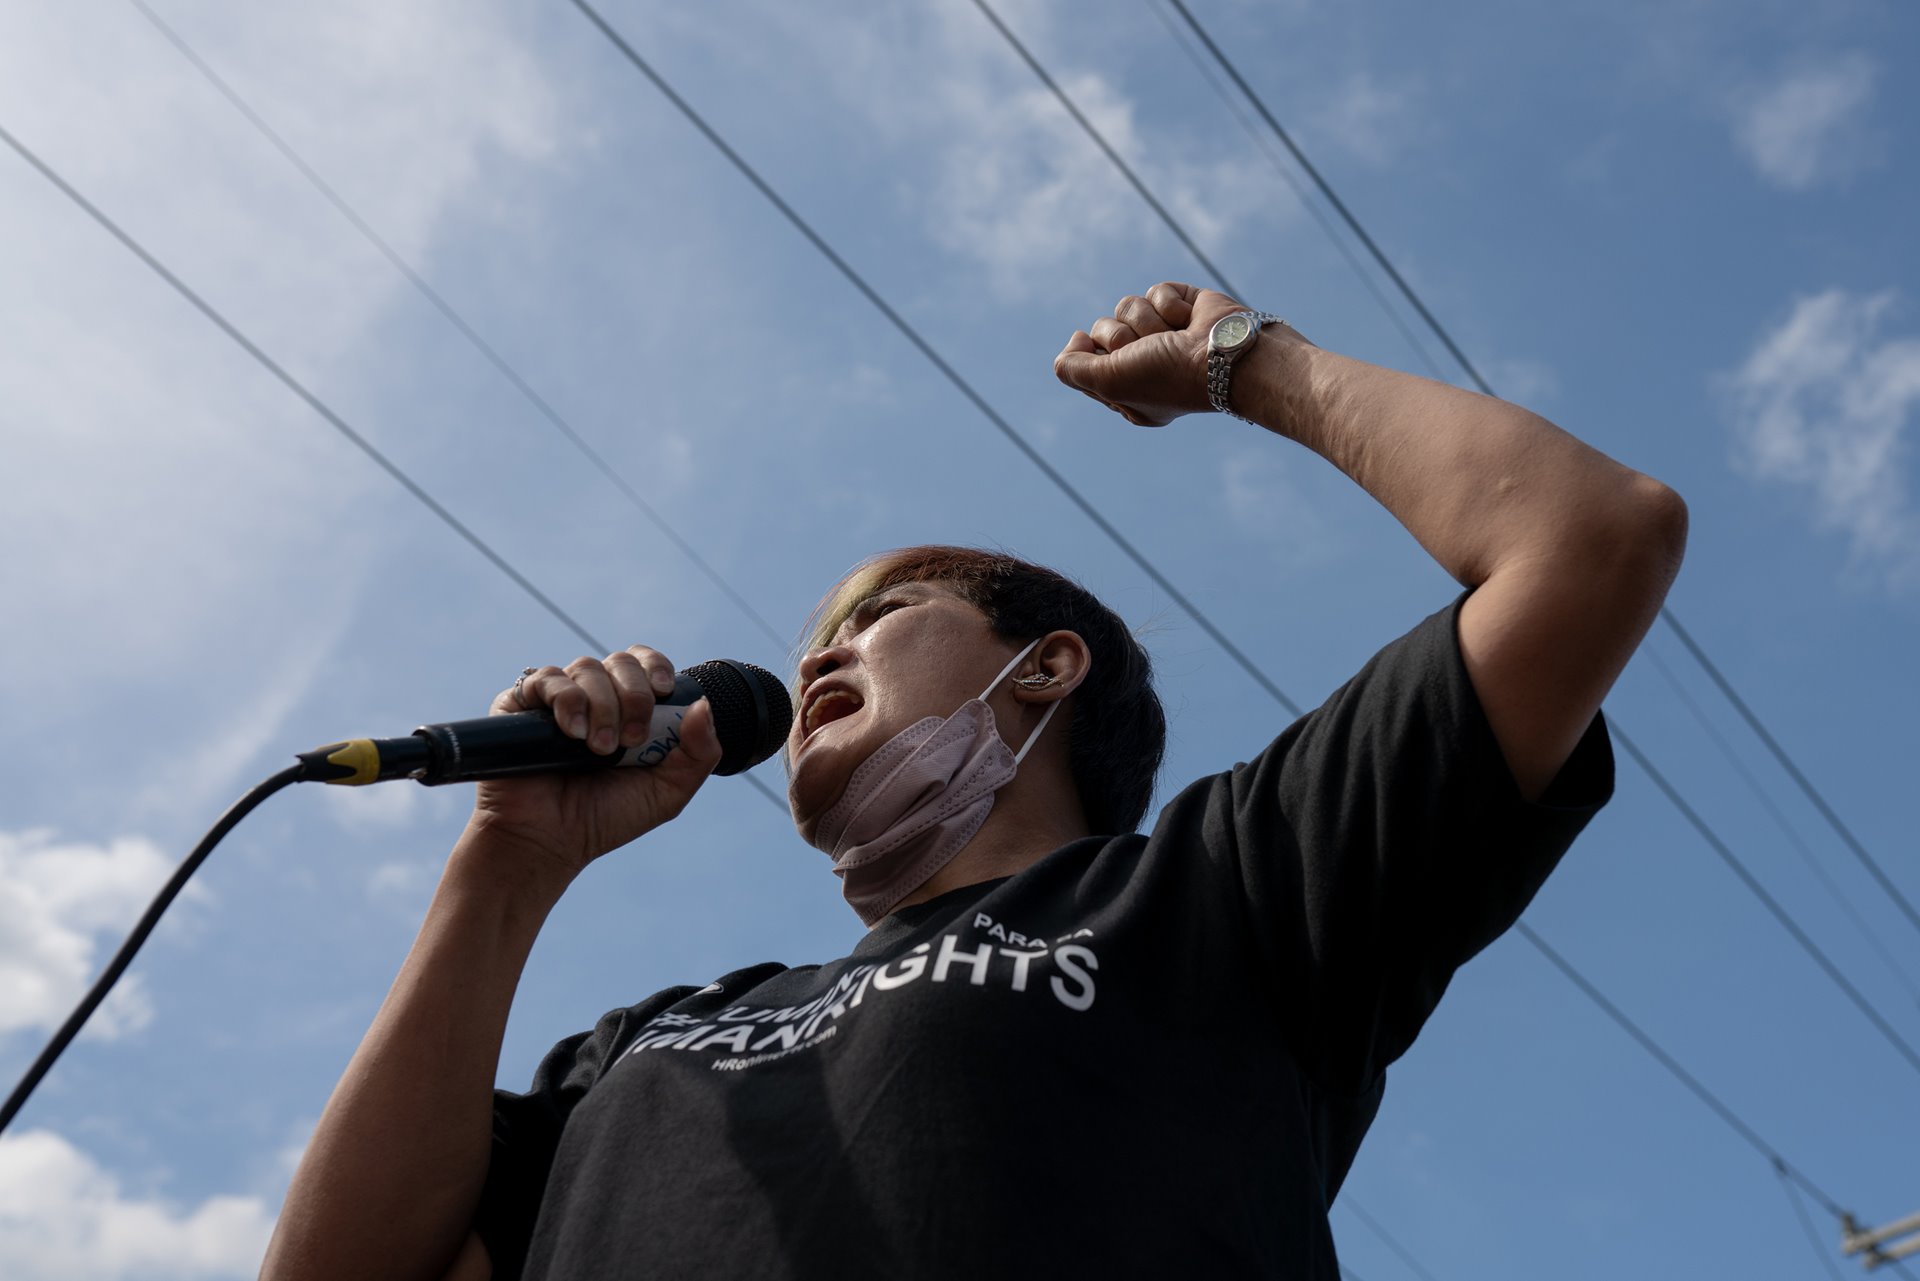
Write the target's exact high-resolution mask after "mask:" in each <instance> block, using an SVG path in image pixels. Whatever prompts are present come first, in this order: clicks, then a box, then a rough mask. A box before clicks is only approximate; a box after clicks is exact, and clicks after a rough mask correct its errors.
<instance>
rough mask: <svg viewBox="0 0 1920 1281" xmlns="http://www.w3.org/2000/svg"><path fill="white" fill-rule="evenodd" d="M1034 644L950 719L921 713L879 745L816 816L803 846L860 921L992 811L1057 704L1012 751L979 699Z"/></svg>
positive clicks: (899, 894) (949, 856) (924, 874)
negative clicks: (825, 867)
mask: <svg viewBox="0 0 1920 1281" xmlns="http://www.w3.org/2000/svg"><path fill="white" fill-rule="evenodd" d="M1039 643H1040V642H1039V641H1038V640H1036V641H1034V642H1033V644H1032V645H1028V646H1027V647H1026V648H1025V649H1023V650H1021V651H1020V652H1019V653H1018V654H1016V655H1015V656H1014V659H1013V661H1012V662H1011V663H1008V664H1007V665H1006V666H1005V667H1004V668H1002V669H1001V671H1000V674H999V675H998V676H996V677H994V678H993V683H992V684H990V685H988V686H987V688H986V690H985V691H984V692H983V693H982V694H981V695H980V697H978V698H972V699H968V700H967V701H966V702H965V703H963V704H961V705H960V710H959V711H957V712H955V713H954V714H953V715H951V716H948V717H946V718H944V719H943V718H941V717H938V716H929V717H927V718H926V719H925V720H922V721H916V722H915V723H914V724H912V725H909V726H907V728H905V729H903V730H901V731H900V732H899V733H898V734H895V735H894V736H893V737H892V738H890V739H888V740H887V742H886V743H885V744H884V745H883V746H881V747H880V748H879V749H878V750H876V751H875V752H874V753H873V755H871V756H869V757H868V758H867V759H866V760H865V761H863V762H862V763H861V765H860V767H859V768H858V769H856V770H854V772H853V777H852V778H850V779H848V780H847V790H846V791H845V792H843V793H841V796H840V799H839V800H838V801H836V802H835V803H834V805H833V808H831V809H829V810H828V811H827V812H826V813H825V814H823V815H821V817H820V823H819V825H818V827H817V828H816V830H815V832H814V836H813V844H814V845H815V846H817V847H818V848H820V849H822V850H824V851H826V853H827V854H829V855H830V856H831V857H832V858H833V870H834V873H835V874H836V875H837V876H839V877H840V879H841V893H842V894H844V895H845V896H846V900H847V902H848V904H849V905H851V906H852V908H853V910H854V911H855V912H857V913H858V914H859V916H860V919H861V921H862V922H864V923H865V924H867V925H873V924H876V923H877V922H879V921H880V920H881V919H882V918H883V917H885V916H886V915H887V913H889V912H891V911H892V910H893V909H894V907H895V905H897V904H898V903H899V902H900V900H901V899H903V898H905V897H907V895H909V894H911V893H913V892H914V891H915V890H917V889H919V888H920V887H921V886H922V885H925V884H926V883H927V882H928V881H929V880H931V879H932V878H933V876H934V874H935V873H936V872H938V871H939V870H940V869H941V868H943V867H945V866H946V865H947V864H948V863H950V862H952V861H953V857H954V855H956V854H958V853H959V852H960V851H961V850H962V849H963V848H965V846H966V844H967V842H968V841H970V840H972V839H973V836H974V833H976V832H978V831H979V830H980V827H981V825H982V824H983V823H985V822H986V821H987V815H988V814H990V813H992V811H993V795H994V793H995V792H997V791H999V790H1000V789H1001V788H1002V787H1005V786H1006V785H1007V784H1008V783H1009V782H1011V781H1012V780H1013V776H1014V774H1015V773H1016V772H1017V771H1018V769H1019V766H1020V762H1021V761H1022V760H1023V759H1025V757H1026V754H1027V751H1028V749H1029V748H1031V747H1032V746H1033V745H1034V743H1035V742H1036V741H1038V739H1039V737H1040V731H1042V730H1044V729H1045V728H1046V727H1047V722H1048V721H1049V720H1051V719H1053V714H1054V712H1055V711H1057V710H1058V709H1059V707H1060V704H1059V703H1058V702H1056V703H1054V704H1053V705H1052V706H1051V707H1049V708H1047V711H1046V714H1045V715H1044V716H1042V717H1041V718H1040V724H1039V725H1037V726H1035V727H1034V731H1033V733H1032V734H1030V735H1029V736H1028V737H1027V741H1026V742H1025V743H1024V744H1022V745H1021V748H1020V750H1019V751H1018V752H1015V751H1013V750H1012V749H1011V748H1009V747H1008V746H1007V745H1006V743H1005V742H1004V741H1002V740H1001V738H1000V731H999V730H998V729H997V728H996V727H995V726H994V720H993V709H992V708H991V707H988V706H987V702H986V700H987V696H988V695H990V694H992V693H993V691H994V690H995V688H997V687H998V686H999V684H1000V682H1001V681H1003V680H1005V679H1006V678H1007V675H1008V674H1009V673H1010V672H1012V671H1013V669H1014V668H1016V667H1018V666H1019V665H1020V660H1021V659H1023V658H1025V657H1026V656H1027V655H1028V654H1030V653H1032V652H1033V647H1034V645H1038V644H1039Z"/></svg>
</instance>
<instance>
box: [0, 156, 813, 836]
mask: <svg viewBox="0 0 1920 1281" xmlns="http://www.w3.org/2000/svg"><path fill="white" fill-rule="evenodd" d="M0 142H4V143H5V144H6V145H7V146H9V147H11V148H12V149H13V150H14V152H15V153H16V154H18V155H19V157H20V158H21V159H22V160H25V161H26V162H27V163H28V164H30V165H32V166H33V167H34V169H36V170H38V171H39V173H40V176H41V177H43V178H45V179H46V180H47V181H48V182H50V183H52V184H53V185H54V186H55V187H56V188H58V189H59V191H60V193H61V194H62V195H64V196H66V197H67V199H69V200H71V201H72V202H73V203H74V204H76V205H78V206H79V207H80V208H81V210H83V211H84V212H85V213H86V214H87V216H88V217H90V218H92V219H93V220H94V222H96V223H98V224H99V225H100V227H101V228H102V229H104V230H105V231H106V232H107V233H108V234H109V235H111V236H112V237H113V238H114V239H115V240H118V241H119V242H120V243H121V245H122V246H124V247H125V248H126V249H127V251H128V252H130V253H131V254H133V256H134V257H136V258H138V259H139V260H140V261H141V262H142V263H144V264H145V265H146V266H147V267H148V268H149V269H150V270H151V271H152V272H153V273H154V274H155V275H157V276H159V277H160V279H162V280H164V281H166V282H167V284H169V285H171V286H172V287H173V290H174V292H175V293H177V294H179V295H180V296H181V297H182V298H184V299H186V300H187V301H188V302H189V303H191V304H193V306H194V308H195V309H196V310H197V311H199V312H200V314H201V315H203V316H205V317H206V318H207V319H208V320H210V321H212V322H213V324H214V327H215V328H217V329H219V330H220V332H221V333H223V334H225V335H226V336H227V337H228V338H230V339H232V340H233V342H234V343H235V344H236V345H238V346H239V348H240V349H241V350H242V351H244V352H246V353H247V354H248V355H249V356H252V357H253V358H254V360H255V361H256V362H258V363H259V365H260V367H261V368H263V369H265V370H266V371H267V372H268V373H270V374H272V375H273V376H274V377H275V378H277V379H278V380H279V381H280V382H281V383H282V384H283V385H284V386H285V387H286V388H287V390H289V391H291V392H292V393H293V394H294V395H296V396H298V397H299V398H300V399H301V400H303V401H305V402H306V404H307V407H308V408H309V409H311V410H313V412H314V413H316V414H318V415H320V417H321V418H322V419H323V420H324V421H325V422H326V423H327V425H328V426H330V427H332V428H333V429H334V430H335V431H337V432H339V433H340V434H341V435H342V436H344V437H346V438H347V440H348V441H350V442H352V444H353V445H354V447H355V448H357V449H359V450H360V452H361V453H363V454H365V455H366V456H367V457H368V458H370V459H372V460H373V461H374V463H375V464H377V465H378V466H379V467H380V469H381V470H382V471H384V472H386V473H387V475H389V476H391V477H392V478H393V479H394V480H395V481H396V482H397V483H398V484H399V485H400V487H401V488H403V489H405V490H406V491H407V492H408V493H409V494H412V495H413V496H414V497H415V498H416V499H418V500H419V501H420V503H421V504H422V505H423V506H425V507H426V508H427V510H428V511H431V512H432V513H433V514H434V515H435V516H437V517H439V518H440V521H441V523H443V524H445V525H446V526H447V528H449V529H451V530H453V532H454V533H456V534H458V535H460V537H461V538H463V539H465V540H466V542H467V544H468V545H469V546H471V547H472V548H473V549H474V550H475V551H477V552H479V553H480V554H481V555H482V556H484V557H485V558H486V559H487V560H488V561H489V562H490V563H491V564H492V565H493V566H494V568H496V569H498V570H499V571H500V572H501V573H503V574H505V575H506V576H507V577H508V578H510V579H512V580H513V582H514V584H515V585H516V586H518V587H519V588H520V590H522V591H524V592H525V593H526V594H527V595H528V596H531V597H532V598H533V599H534V601H535V602H536V603H538V604H539V606H540V607H541V608H542V609H544V610H546V611H547V612H548V613H549V614H551V615H553V617H554V618H555V619H557V620H558V621H559V622H560V623H561V625H563V626H564V627H566V629H567V630H568V631H570V632H572V633H573V634H574V635H575V636H576V637H578V638H579V639H580V640H582V641H584V642H585V643H586V644H587V645H588V646H590V647H591V648H592V649H593V650H594V652H596V653H602V654H606V653H611V652H612V650H611V649H609V648H608V646H607V645H605V644H604V643H602V642H601V641H599V640H597V639H596V638H595V637H594V635H593V634H592V633H591V632H589V631H588V630H587V629H586V628H585V627H582V626H581V625H580V623H579V622H578V621H577V620H575V619H574V617H573V616H572V615H571V614H568V613H567V612H566V611H565V610H564V609H561V608H560V606H559V605H557V604H555V603H554V601H553V599H552V598H551V597H549V596H548V595H547V594H546V593H545V592H543V591H541V590H540V589H539V588H538V587H535V586H534V585H533V583H532V581H531V580H530V579H528V578H527V576H526V575H525V574H522V573H521V572H520V571H519V570H517V569H515V568H514V567H513V566H512V565H511V564H509V563H508V562H507V560H506V558H505V557H503V556H501V555H500V553H498V552H496V551H494V550H493V548H492V547H490V546H488V545H487V542H486V540H484V539H482V538H481V537H480V536H479V535H478V534H476V533H474V532H473V531H472V530H471V529H469V528H467V526H466V525H465V524H463V523H462V522H461V521H460V519H459V518H458V517H456V516H455V515H454V514H453V513H452V512H450V511H448V510H447V509H446V508H445V507H444V506H442V505H441V504H440V502H439V501H438V500H437V499H435V498H434V497H433V495H431V494H429V493H428V492H427V491H426V490H425V489H423V488H422V487H421V486H420V485H419V484H418V482H416V481H415V480H414V479H413V477H411V476H409V475H407V473H406V472H404V471H402V470H401V469H400V468H399V466H398V465H396V464H395V463H394V462H393V460H391V459H389V458H388V457H387V456H386V455H385V454H383V453H381V452H380V451H379V450H378V449H377V448H375V447H374V445H373V443H372V442H371V441H369V440H368V439H367V438H366V437H365V436H362V435H361V434H360V433H359V432H357V431H355V430H354V429H353V428H352V427H351V426H349V425H348V423H347V421H346V420H345V419H344V418H342V417H340V415H339V414H336V413H335V412H334V411H333V410H332V409H331V408H330V407H329V406H328V405H327V404H326V402H325V401H323V400H321V399H320V398H319V397H318V396H316V395H314V394H313V393H312V392H311V391H308V390H307V388H306V386H305V385H304V384H302V383H301V382H300V381H299V380H298V379H296V378H294V376H293V375H292V374H290V373H288V372H287V371H286V369H285V368H283V367H282V366H281V365H280V363H279V362H278V361H276V360H274V358H273V357H271V356H269V355H268V354H267V353H266V352H265V351H263V350H261V348H260V347H259V345H258V344H256V343H255V342H254V341H253V340H252V339H251V338H249V337H247V336H246V335H245V334H244V333H242V332H241V331H240V330H239V329H238V328H236V327H235V326H234V325H233V323H232V322H231V321H229V320H228V319H227V318H226V317H225V316H223V315H221V314H220V312H219V311H217V310H215V309H214V307H213V305H212V304H211V303H209V302H208V301H207V300H206V299H204V298H202V297H201V296H200V295H199V294H198V293H195V292H194V291H193V289H192V288H190V287H189V286H188V285H187V283H186V282H185V281H183V280H181V279H180V277H178V276H176V275H174V274H173V272H172V271H170V270H169V269H168V268H167V266H166V264H164V263H162V262H161V261H160V260H159V259H158V258H156V257H154V256H153V255H152V254H151V253H149V252H148V251H147V249H146V246H144V245H142V244H141V243H140V242H139V241H137V240H135V239H134V238H133V237H132V236H130V235H128V234H127V233H126V232H125V231H123V230H122V229H121V228H120V225H119V224H118V223H116V222H115V221H114V220H113V219H111V218H109V217H108V216H107V215H106V214H105V213H103V212H102V211H101V210H100V208H99V207H98V206H97V205H95V204H94V203H93V202H92V201H90V200H88V199H87V198H86V197H85V196H83V195H81V194H80V192H79V191H78V190H76V189H75V188H74V187H73V185H72V184H70V183H69V182H68V181H67V180H66V179H65V178H62V177H61V176H60V175H59V174H58V173H56V172H55V171H54V170H53V168H52V167H51V166H49V165H48V164H47V163H46V162H45V161H44V160H42V159H41V158H40V157H39V156H38V155H37V154H35V153H34V152H33V151H32V150H31V149H30V148H28V147H27V145H26V144H25V143H23V142H21V141H20V140H19V139H18V138H16V137H14V136H13V134H12V132H10V131H9V130H8V129H7V128H6V127H5V126H4V125H0ZM741 777H743V778H745V779H746V780H747V782H749V783H751V784H753V786H754V787H755V789H757V790H758V791H759V792H760V793H761V794H762V795H763V796H765V797H766V798H767V799H768V800H769V801H771V802H773V803H774V804H775V805H777V806H779V807H780V808H781V809H782V810H785V809H786V808H787V807H786V805H785V803H784V802H783V801H781V800H780V798H779V797H777V796H775V795H774V794H773V792H772V791H771V790H770V789H769V788H768V787H767V785H766V784H765V783H763V782H761V781H760V780H759V779H757V778H755V777H754V776H753V775H752V774H744V775H742V776H741Z"/></svg>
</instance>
